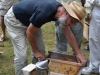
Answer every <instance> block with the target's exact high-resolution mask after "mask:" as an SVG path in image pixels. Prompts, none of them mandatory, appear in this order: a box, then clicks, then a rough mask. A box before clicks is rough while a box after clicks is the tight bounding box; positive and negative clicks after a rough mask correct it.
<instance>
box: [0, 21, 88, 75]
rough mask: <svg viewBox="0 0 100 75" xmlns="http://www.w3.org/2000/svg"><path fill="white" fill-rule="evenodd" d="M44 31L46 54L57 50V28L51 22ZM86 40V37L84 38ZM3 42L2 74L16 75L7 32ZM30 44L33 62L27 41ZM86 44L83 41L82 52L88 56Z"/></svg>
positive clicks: (29, 56) (0, 56) (0, 58)
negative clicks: (85, 48)
mask: <svg viewBox="0 0 100 75" xmlns="http://www.w3.org/2000/svg"><path fill="white" fill-rule="evenodd" d="M42 29H43V30H42V31H43V38H44V42H45V47H46V55H47V54H48V51H51V50H55V44H56V41H55V29H54V23H53V22H50V23H47V24H46V25H44V26H43V27H42ZM0 34H1V29H0ZM83 41H84V39H83ZM1 44H3V45H4V47H0V51H3V52H4V53H3V54H2V55H0V75H14V61H13V59H14V53H13V46H12V43H11V40H10V38H9V35H8V33H7V39H6V40H5V41H4V42H2V43H0V45H1ZM27 45H28V60H29V61H28V62H29V63H31V51H32V50H31V48H30V45H29V43H28V42H27ZM85 45H86V44H83V43H82V47H81V51H82V54H83V55H84V56H85V57H86V58H88V56H89V51H86V50H84V46H85ZM68 53H69V54H72V49H71V47H70V46H69V48H68Z"/></svg>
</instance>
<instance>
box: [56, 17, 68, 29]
mask: <svg viewBox="0 0 100 75" xmlns="http://www.w3.org/2000/svg"><path fill="white" fill-rule="evenodd" d="M67 19H68V16H64V17H59V18H58V19H57V21H58V24H59V26H60V27H62V28H63V27H64V26H65V25H67V23H66V21H67Z"/></svg>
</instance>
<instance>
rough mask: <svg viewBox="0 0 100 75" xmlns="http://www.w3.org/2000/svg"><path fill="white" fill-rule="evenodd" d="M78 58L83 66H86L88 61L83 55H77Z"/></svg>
mask: <svg viewBox="0 0 100 75" xmlns="http://www.w3.org/2000/svg"><path fill="white" fill-rule="evenodd" d="M76 58H77V61H78V62H79V63H82V65H83V66H84V65H85V63H86V59H85V58H84V56H82V54H76Z"/></svg>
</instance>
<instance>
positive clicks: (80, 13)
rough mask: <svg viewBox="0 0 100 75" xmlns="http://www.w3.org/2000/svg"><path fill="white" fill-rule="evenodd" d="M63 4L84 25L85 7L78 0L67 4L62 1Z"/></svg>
mask: <svg viewBox="0 0 100 75" xmlns="http://www.w3.org/2000/svg"><path fill="white" fill-rule="evenodd" d="M62 5H63V6H64V7H65V9H66V10H67V12H68V13H69V15H70V16H72V17H74V18H76V19H77V20H78V21H79V22H80V23H81V24H82V25H83V26H84V18H85V16H86V11H85V8H84V7H83V6H82V5H80V4H79V3H77V2H76V1H73V2H71V3H70V4H69V5H67V4H66V3H65V2H63V1H62Z"/></svg>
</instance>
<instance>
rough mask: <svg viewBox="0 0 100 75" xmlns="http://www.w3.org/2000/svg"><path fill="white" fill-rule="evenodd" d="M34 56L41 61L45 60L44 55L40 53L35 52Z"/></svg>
mask: <svg viewBox="0 0 100 75" xmlns="http://www.w3.org/2000/svg"><path fill="white" fill-rule="evenodd" d="M34 56H35V57H36V58H38V59H39V60H44V59H45V57H44V55H43V54H42V53H41V52H40V51H37V52H35V53H34Z"/></svg>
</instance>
